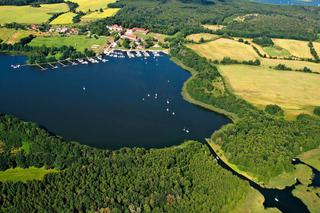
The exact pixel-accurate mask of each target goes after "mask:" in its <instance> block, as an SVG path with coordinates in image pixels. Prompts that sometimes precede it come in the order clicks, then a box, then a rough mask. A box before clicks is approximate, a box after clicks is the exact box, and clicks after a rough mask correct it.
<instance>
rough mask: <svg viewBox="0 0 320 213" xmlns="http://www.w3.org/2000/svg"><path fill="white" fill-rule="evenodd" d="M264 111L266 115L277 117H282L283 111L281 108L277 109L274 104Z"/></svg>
mask: <svg viewBox="0 0 320 213" xmlns="http://www.w3.org/2000/svg"><path fill="white" fill-rule="evenodd" d="M265 111H266V112H267V113H269V114H270V115H277V116H283V115H284V111H283V109H281V107H279V106H278V105H276V104H270V105H267V106H266V108H265Z"/></svg>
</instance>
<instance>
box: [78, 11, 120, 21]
mask: <svg viewBox="0 0 320 213" xmlns="http://www.w3.org/2000/svg"><path fill="white" fill-rule="evenodd" d="M119 10H120V9H119V8H108V9H104V10H103V12H100V11H95V12H92V13H89V14H87V15H85V16H83V17H82V18H81V21H93V20H96V19H102V18H107V17H111V16H114V15H115V14H117V12H118V11H119Z"/></svg>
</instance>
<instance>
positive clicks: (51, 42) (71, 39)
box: [29, 35, 106, 51]
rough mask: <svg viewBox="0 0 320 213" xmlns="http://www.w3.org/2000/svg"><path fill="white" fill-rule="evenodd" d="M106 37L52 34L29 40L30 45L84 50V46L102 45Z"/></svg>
mask: <svg viewBox="0 0 320 213" xmlns="http://www.w3.org/2000/svg"><path fill="white" fill-rule="evenodd" d="M105 43H106V37H103V36H100V37H99V38H89V37H87V36H84V35H73V36H64V37H62V36H54V37H37V38H35V39H33V40H32V41H31V42H30V44H29V45H30V46H43V45H44V46H47V47H62V46H64V45H65V46H73V47H74V48H76V49H77V50H78V51H84V49H85V48H88V49H90V48H92V46H94V45H98V46H101V45H104V44H105Z"/></svg>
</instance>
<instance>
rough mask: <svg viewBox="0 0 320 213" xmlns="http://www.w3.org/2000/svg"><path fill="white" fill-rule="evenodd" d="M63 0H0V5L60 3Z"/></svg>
mask: <svg viewBox="0 0 320 213" xmlns="http://www.w3.org/2000/svg"><path fill="white" fill-rule="evenodd" d="M62 2H64V0H0V5H16V6H22V5H30V4H55V3H62Z"/></svg>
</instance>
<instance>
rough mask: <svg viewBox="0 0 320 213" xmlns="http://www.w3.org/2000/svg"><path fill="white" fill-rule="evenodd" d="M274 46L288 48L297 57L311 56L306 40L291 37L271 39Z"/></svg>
mask: <svg viewBox="0 0 320 213" xmlns="http://www.w3.org/2000/svg"><path fill="white" fill-rule="evenodd" d="M272 40H273V42H274V44H275V45H276V46H279V47H281V48H282V49H286V50H288V52H289V53H290V54H291V55H293V56H296V57H298V58H313V57H312V55H311V53H310V48H309V47H308V42H307V41H298V40H291V39H272Z"/></svg>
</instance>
